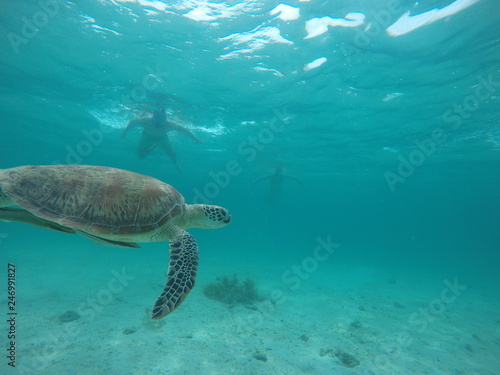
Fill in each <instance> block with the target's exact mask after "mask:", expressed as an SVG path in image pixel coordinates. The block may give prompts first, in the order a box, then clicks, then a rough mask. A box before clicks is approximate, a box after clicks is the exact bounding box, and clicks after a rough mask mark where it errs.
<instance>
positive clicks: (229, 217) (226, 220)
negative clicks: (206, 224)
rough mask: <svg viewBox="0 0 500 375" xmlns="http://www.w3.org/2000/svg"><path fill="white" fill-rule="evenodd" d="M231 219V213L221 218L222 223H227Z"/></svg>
mask: <svg viewBox="0 0 500 375" xmlns="http://www.w3.org/2000/svg"><path fill="white" fill-rule="evenodd" d="M230 221H231V215H229V216H228V217H227V218H226V219H224V220H222V222H223V223H226V224H229V223H230Z"/></svg>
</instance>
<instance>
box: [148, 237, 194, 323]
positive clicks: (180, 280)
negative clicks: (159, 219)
mask: <svg viewBox="0 0 500 375" xmlns="http://www.w3.org/2000/svg"><path fill="white" fill-rule="evenodd" d="M197 272H198V245H197V244H196V240H195V239H194V237H193V236H192V235H191V234H189V233H188V232H185V231H182V232H181V234H180V235H179V236H177V237H176V238H174V239H172V240H170V264H169V267H168V272H167V283H166V284H165V288H164V289H163V292H162V294H161V295H160V297H158V300H157V301H156V303H155V305H154V307H153V315H152V317H151V319H152V320H158V319H161V318H163V317H164V316H166V315H168V314H170V313H171V312H172V311H174V310H175V309H176V308H177V307H179V306H180V304H181V303H182V301H184V299H185V298H186V297H187V295H188V294H189V292H190V291H191V289H193V287H194V283H195V279H196V273H197Z"/></svg>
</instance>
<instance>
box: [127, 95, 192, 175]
mask: <svg viewBox="0 0 500 375" xmlns="http://www.w3.org/2000/svg"><path fill="white" fill-rule="evenodd" d="M138 126H142V128H143V130H142V135H141V140H140V142H139V152H138V154H139V158H140V159H144V158H145V157H146V155H148V154H149V153H150V152H151V151H153V150H154V149H155V148H156V147H160V148H162V149H163V150H164V151H165V153H166V154H167V155H168V156H169V157H170V159H171V160H172V162H173V163H174V165H175V167H176V168H177V170H179V171H180V170H181V169H180V167H179V165H178V164H177V157H176V155H175V153H174V151H173V150H172V147H171V145H170V140H169V139H168V135H167V133H168V132H169V131H171V130H175V131H178V132H180V133H184V134H186V135H187V136H189V137H191V138H192V139H193V140H194V141H195V142H196V143H201V140H200V139H199V138H197V137H196V136H195V135H194V134H193V133H191V131H190V130H189V129H186V128H185V127H183V126H181V125H179V124H176V123H174V122H172V121H169V120H168V119H167V114H166V113H165V106H164V105H161V106H160V107H159V108H158V110H157V111H155V112H154V113H153V116H148V117H141V118H137V119H133V120H131V121H130V122H129V123H128V124H127V127H126V128H125V129H124V130H123V133H122V138H125V135H126V134H127V132H128V131H129V130H130V129H132V128H135V127H138Z"/></svg>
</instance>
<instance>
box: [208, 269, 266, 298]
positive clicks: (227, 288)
mask: <svg viewBox="0 0 500 375" xmlns="http://www.w3.org/2000/svg"><path fill="white" fill-rule="evenodd" d="M203 294H204V295H205V296H206V297H208V298H210V299H213V300H215V301H219V302H222V303H224V304H227V305H237V304H242V305H251V304H253V303H255V302H257V301H259V300H261V299H262V298H260V297H259V293H258V291H257V288H256V287H255V282H254V281H253V280H252V279H249V278H247V279H245V280H244V281H243V282H242V283H240V281H239V280H238V276H237V275H236V274H234V275H233V276H232V277H228V276H222V277H220V278H217V281H215V282H212V283H209V284H207V285H206V286H205V287H204V288H203Z"/></svg>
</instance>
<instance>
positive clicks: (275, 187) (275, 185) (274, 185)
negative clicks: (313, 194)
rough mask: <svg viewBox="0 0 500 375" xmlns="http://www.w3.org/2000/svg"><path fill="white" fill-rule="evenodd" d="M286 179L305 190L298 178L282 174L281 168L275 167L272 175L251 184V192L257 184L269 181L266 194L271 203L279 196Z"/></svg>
mask: <svg viewBox="0 0 500 375" xmlns="http://www.w3.org/2000/svg"><path fill="white" fill-rule="evenodd" d="M287 178H288V179H291V180H294V181H296V182H297V183H298V184H299V185H300V186H301V187H302V189H304V190H306V187H305V186H304V184H303V183H302V181H300V180H299V179H298V178H296V177H293V176H290V175H287V174H284V173H283V167H276V168H275V169H274V173H271V174H269V175H266V176H262V177H259V178H257V179H256V180H255V181H254V182H253V184H252V188H251V190H253V188H254V187H255V185H256V184H257V183H258V182H260V181H263V180H269V192H268V194H267V200H269V201H273V200H275V199H276V198H277V197H278V196H279V194H280V192H281V186H282V185H283V181H285V179H287Z"/></svg>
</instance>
